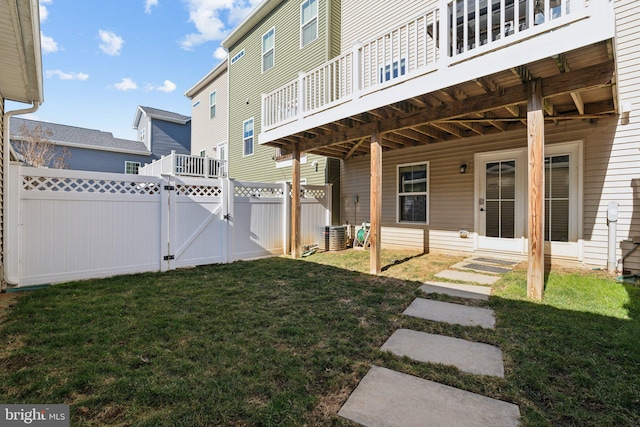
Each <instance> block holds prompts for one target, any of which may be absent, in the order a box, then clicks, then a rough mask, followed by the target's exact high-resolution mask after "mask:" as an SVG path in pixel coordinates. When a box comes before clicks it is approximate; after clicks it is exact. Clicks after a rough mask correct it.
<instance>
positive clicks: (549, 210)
mask: <svg viewBox="0 0 640 427" xmlns="http://www.w3.org/2000/svg"><path fill="white" fill-rule="evenodd" d="M570 176H571V175H570V170H569V155H568V154H565V155H559V156H547V157H545V158H544V187H545V189H544V211H545V212H544V239H545V240H546V241H549V242H568V241H569V190H570Z"/></svg>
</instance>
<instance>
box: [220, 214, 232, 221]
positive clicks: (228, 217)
mask: <svg viewBox="0 0 640 427" xmlns="http://www.w3.org/2000/svg"><path fill="white" fill-rule="evenodd" d="M222 218H224V219H226V220H227V221H229V220H230V219H231V214H230V213H228V214H226V215H225V216H223V217H222Z"/></svg>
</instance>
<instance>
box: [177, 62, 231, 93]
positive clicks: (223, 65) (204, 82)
mask: <svg viewBox="0 0 640 427" xmlns="http://www.w3.org/2000/svg"><path fill="white" fill-rule="evenodd" d="M226 71H227V60H226V59H225V60H224V61H222V62H220V63H219V64H218V65H216V66H215V67H213V69H212V70H211V71H209V72H208V73H207V75H206V76H204V77H203V78H201V79H200V81H199V82H198V83H196V84H195V85H193V87H192V88H191V89H189V90H188V91H186V92H185V93H184V96H186V97H188V98H193V97H194V96H196V95H197V94H198V92H200V91H201V90H202V89H204V88H206V87H207V86H208V85H209V84H211V82H213V81H214V80H215V79H216V78H218V76H220V75H221V74H222V73H224V72H226Z"/></svg>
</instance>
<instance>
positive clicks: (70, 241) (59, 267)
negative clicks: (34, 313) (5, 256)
mask: <svg viewBox="0 0 640 427" xmlns="http://www.w3.org/2000/svg"><path fill="white" fill-rule="evenodd" d="M12 173H13V174H12V179H11V182H12V187H13V189H14V192H13V193H12V195H13V194H16V193H17V194H19V199H18V198H17V197H14V198H13V199H12V200H13V201H17V200H19V202H18V203H15V202H14V203H13V204H10V205H9V206H10V209H12V212H11V213H10V215H9V222H8V227H9V228H10V230H9V235H10V236H11V237H10V240H9V242H8V244H9V245H10V246H9V248H10V252H11V254H12V255H11V256H10V257H9V262H10V264H9V267H10V273H9V274H8V276H9V277H8V278H9V280H12V281H13V280H15V279H18V281H19V283H20V284H21V285H29V284H41V283H50V282H62V281H69V280H76V279H87V278H92V277H102V276H111V275H116V274H124V273H133V272H144V271H156V270H159V269H160V247H161V235H160V231H161V230H160V223H161V210H160V209H159V205H160V199H161V191H162V186H161V183H162V180H160V179H158V178H155V177H138V176H136V175H124V174H102V173H100V174H98V173H88V172H78V171H65V170H53V169H34V168H25V167H22V168H18V167H13V169H12ZM16 219H17V220H18V221H15V220H16ZM12 220H13V221H12ZM15 231H17V235H14V232H15ZM16 255H18V256H17V257H16Z"/></svg>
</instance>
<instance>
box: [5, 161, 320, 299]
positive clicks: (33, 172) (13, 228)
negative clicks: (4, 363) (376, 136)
mask: <svg viewBox="0 0 640 427" xmlns="http://www.w3.org/2000/svg"><path fill="white" fill-rule="evenodd" d="M10 173H11V176H10V180H9V182H10V191H9V194H10V196H11V199H10V202H9V204H8V212H7V218H6V222H5V223H6V224H7V230H6V231H7V257H6V262H7V281H8V282H9V283H11V284H17V285H20V286H25V285H36V284H44V283H57V282H65V281H71V280H81V279H89V278H95V277H106V276H113V275H117V274H129V273H139V272H146V271H166V270H171V269H175V268H178V267H189V266H196V265H202V264H215V263H226V262H233V261H236V260H242V259H253V258H259V257H264V256H271V255H280V254H283V253H285V252H287V250H288V239H289V228H290V218H289V212H290V203H291V202H290V200H291V199H290V197H289V195H290V190H289V187H288V186H287V185H286V184H265V183H250V182H236V181H233V180H229V179H226V178H186V177H175V176H168V177H162V178H161V177H153V176H141V175H125V174H105V173H97V172H85V171H67V170H55V169H35V168H27V167H21V166H20V165H18V164H13V165H11V172H10ZM330 199H331V197H330V189H329V187H305V189H303V198H302V200H301V205H302V206H301V213H302V217H301V222H302V224H301V228H302V230H304V231H303V233H302V235H303V239H302V244H312V243H317V242H318V241H319V233H320V229H321V227H322V226H323V225H328V224H329V222H328V221H329V219H330V205H329V204H328V203H329V200H330Z"/></svg>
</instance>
